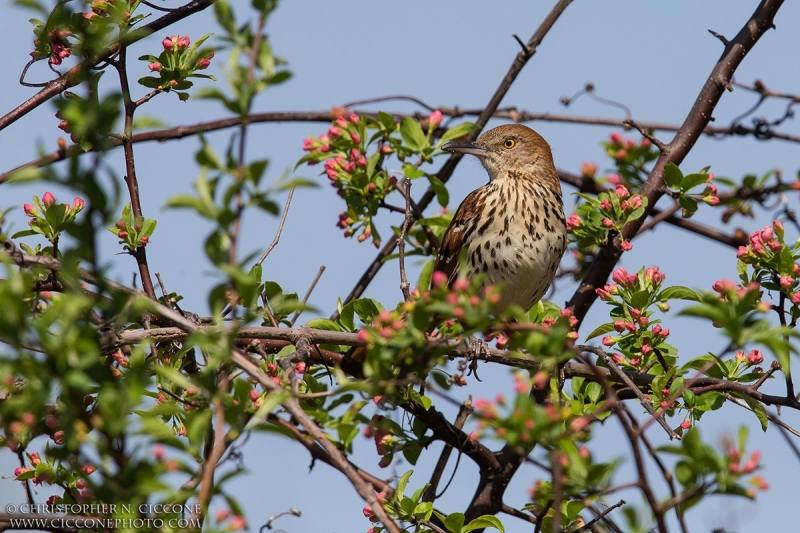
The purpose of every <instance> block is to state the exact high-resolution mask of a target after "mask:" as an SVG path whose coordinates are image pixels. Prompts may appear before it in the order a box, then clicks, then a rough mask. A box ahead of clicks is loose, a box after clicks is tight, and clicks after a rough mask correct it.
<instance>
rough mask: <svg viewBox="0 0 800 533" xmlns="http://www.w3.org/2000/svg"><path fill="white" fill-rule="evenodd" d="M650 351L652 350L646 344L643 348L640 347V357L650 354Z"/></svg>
mask: <svg viewBox="0 0 800 533" xmlns="http://www.w3.org/2000/svg"><path fill="white" fill-rule="evenodd" d="M652 351H653V348H651V347H650V346H648V345H646V344H645V345H644V346H642V355H647V354H649V353H651V352H652Z"/></svg>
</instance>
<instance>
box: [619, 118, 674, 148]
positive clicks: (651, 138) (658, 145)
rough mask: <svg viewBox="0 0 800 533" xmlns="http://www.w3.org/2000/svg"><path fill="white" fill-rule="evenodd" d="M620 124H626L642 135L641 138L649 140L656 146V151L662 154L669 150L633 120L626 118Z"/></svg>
mask: <svg viewBox="0 0 800 533" xmlns="http://www.w3.org/2000/svg"><path fill="white" fill-rule="evenodd" d="M622 123H623V124H627V125H628V126H631V127H633V128H636V129H637V130H638V131H639V133H641V134H642V136H643V137H645V138H647V139H649V140H650V142H651V143H653V144H654V145H656V148H658V150H659V151H660V152H664V151H665V150H667V149H668V148H669V147H668V146H667V145H666V144H664V143H663V142H661V141H660V140H659V139H658V138H657V137H656V136H654V135H653V134H651V133H650V132H649V131H647V130H646V129H644V128H643V127H641V126H640V125H639V124H637V123H636V122H635V121H634V120H633V119H630V118H626V119H625V120H623V121H622Z"/></svg>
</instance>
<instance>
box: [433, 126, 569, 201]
mask: <svg viewBox="0 0 800 533" xmlns="http://www.w3.org/2000/svg"><path fill="white" fill-rule="evenodd" d="M442 150H447V151H448V152H457V153H462V154H471V155H474V156H476V157H477V158H478V159H479V160H480V162H481V164H483V166H484V168H485V169H486V171H487V172H488V173H489V179H490V180H495V179H497V178H505V177H511V178H515V177H522V178H523V179H525V178H530V179H538V180H543V181H546V182H547V183H548V184H551V185H555V186H556V187H558V190H559V191H560V186H559V184H558V175H557V173H556V169H555V165H554V164H553V154H552V152H551V151H550V145H549V144H547V141H545V140H544V138H543V137H542V136H541V135H539V134H538V133H536V132H535V131H533V130H532V129H530V128H529V127H527V126H523V125H522V124H506V125H503V126H498V127H496V128H493V129H491V130H489V131H487V132H485V133H484V134H483V135H481V136H480V137H478V140H476V141H475V142H470V141H450V142H446V143H444V144H443V145H442ZM552 182H555V183H552Z"/></svg>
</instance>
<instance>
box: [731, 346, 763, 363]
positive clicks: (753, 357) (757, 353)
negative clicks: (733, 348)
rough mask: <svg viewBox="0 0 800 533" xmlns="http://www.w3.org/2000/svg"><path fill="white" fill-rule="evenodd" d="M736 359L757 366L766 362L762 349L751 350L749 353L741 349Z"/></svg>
mask: <svg viewBox="0 0 800 533" xmlns="http://www.w3.org/2000/svg"><path fill="white" fill-rule="evenodd" d="M736 361H737V362H739V363H743V364H745V365H746V366H756V365H760V364H761V363H763V362H764V354H763V353H762V352H761V350H750V351H749V352H747V354H745V353H744V352H743V351H741V350H739V351H738V352H736Z"/></svg>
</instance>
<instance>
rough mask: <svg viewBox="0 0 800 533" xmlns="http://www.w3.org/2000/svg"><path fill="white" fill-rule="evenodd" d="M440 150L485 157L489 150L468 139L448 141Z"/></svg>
mask: <svg viewBox="0 0 800 533" xmlns="http://www.w3.org/2000/svg"><path fill="white" fill-rule="evenodd" d="M442 150H447V151H448V152H456V153H459V154H470V155H474V156H477V157H486V156H487V155H489V150H487V149H486V148H484V147H483V146H478V145H477V144H475V143H474V142H470V141H448V142H446V143H444V144H443V145H442Z"/></svg>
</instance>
